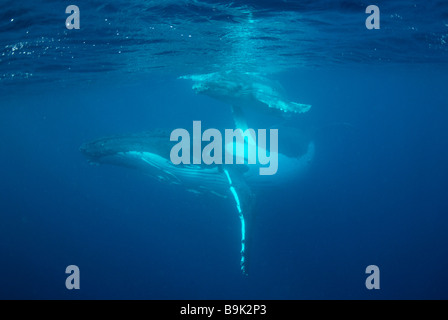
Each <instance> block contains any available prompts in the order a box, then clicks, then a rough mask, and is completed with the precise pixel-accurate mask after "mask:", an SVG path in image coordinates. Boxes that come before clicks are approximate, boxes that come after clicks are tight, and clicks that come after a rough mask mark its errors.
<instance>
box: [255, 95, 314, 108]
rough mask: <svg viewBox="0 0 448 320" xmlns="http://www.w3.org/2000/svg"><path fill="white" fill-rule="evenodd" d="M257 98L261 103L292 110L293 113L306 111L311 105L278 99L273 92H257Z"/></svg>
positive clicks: (270, 106)
mask: <svg viewBox="0 0 448 320" xmlns="http://www.w3.org/2000/svg"><path fill="white" fill-rule="evenodd" d="M254 95H255V99H257V100H258V101H260V102H261V103H263V104H265V105H267V106H268V107H269V108H271V109H277V110H281V111H283V112H291V113H305V112H307V111H308V110H310V108H311V105H309V104H304V103H297V102H292V101H284V100H281V99H278V98H277V97H276V96H275V95H273V94H266V93H265V92H263V91H257V92H255V94H254Z"/></svg>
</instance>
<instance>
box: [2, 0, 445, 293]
mask: <svg viewBox="0 0 448 320" xmlns="http://www.w3.org/2000/svg"><path fill="white" fill-rule="evenodd" d="M70 4H76V5H77V6H78V7H79V9H80V20H81V22H80V29H79V30H68V29H67V28H66V27H65V25H64V24H65V19H66V18H67V17H68V14H66V13H65V8H66V7H67V6H68V5H70ZM370 4H371V3H369V2H364V1H328V0H327V1H323V0H322V1H259V0H257V1H234V2H232V3H228V2H222V1H210V0H207V1H192V0H184V1H149V2H148V1H141V0H139V1H137V0H133V1H113V2H103V1H97V0H95V1H77V2H76V3H75V2H74V3H71V2H68V1H62V2H61V1H50V0H48V1H42V2H41V3H36V2H33V1H20V2H17V1H9V0H8V1H6V0H1V1H0V94H1V99H0V150H1V157H0V179H1V183H0V255H1V264H0V298H1V299H447V298H448V294H447V289H446V287H447V285H448V276H447V274H446V269H447V267H448V236H447V230H448V218H447V216H446V215H447V212H448V199H447V190H448V169H447V163H448V149H447V147H448V133H447V131H446V127H445V124H446V122H447V120H448V91H447V89H446V84H447V83H448V75H447V71H448V44H447V41H448V4H447V3H446V2H445V1H426V2H421V1H378V2H376V3H375V4H376V5H377V6H378V7H379V8H380V10H381V28H380V29H379V30H368V29H367V28H366V27H365V20H366V18H367V16H368V14H366V13H365V8H366V7H367V6H368V5H370ZM226 70H234V71H239V72H251V73H260V74H263V75H266V76H267V77H269V78H271V79H274V80H278V81H279V82H280V83H281V84H282V85H283V86H284V88H285V91H286V92H287V94H288V96H289V97H291V100H293V101H299V102H303V103H309V104H312V108H311V110H310V111H309V112H307V113H305V114H302V115H300V116H298V117H294V118H292V119H286V120H285V121H286V122H288V125H290V126H293V127H296V128H299V129H305V128H306V130H308V131H309V132H311V133H312V138H313V140H314V142H315V146H316V154H315V158H314V159H313V162H312V164H311V167H310V168H309V170H308V171H307V172H306V174H305V175H304V176H303V177H301V178H300V179H297V180H295V181H293V182H290V183H287V184H283V185H280V186H272V188H268V189H265V190H263V191H260V192H259V193H257V204H256V217H255V218H256V219H255V222H254V226H253V227H254V229H253V238H252V252H251V265H250V272H249V275H248V276H244V275H242V274H241V272H240V269H239V258H240V257H239V250H240V226H239V220H238V215H237V214H236V211H235V207H234V205H233V203H232V202H231V201H226V200H224V199H216V198H213V197H210V196H200V195H194V194H192V193H189V192H186V191H183V190H181V189H179V188H175V187H173V186H172V185H169V184H163V183H160V182H158V181H156V180H154V179H150V178H149V177H147V176H145V175H143V174H141V173H139V172H138V171H133V170H129V169H126V168H120V167H114V166H103V165H100V166H91V165H89V163H88V162H87V161H86V159H85V158H84V157H83V155H82V154H81V153H80V152H79V147H80V145H81V144H82V143H84V142H86V141H89V140H92V139H95V138H98V137H102V136H107V135H114V134H124V133H134V132H141V131H145V130H151V129H155V128H172V129H174V128H187V129H189V130H190V129H191V126H192V121H193V120H201V121H202V122H203V123H204V124H205V125H206V126H207V127H216V128H227V127H229V126H232V125H233V120H232V115H231V112H230V108H229V107H228V106H226V105H225V104H224V103H222V102H219V101H216V100H213V99H211V98H209V97H207V96H202V95H197V94H195V93H194V92H193V90H191V83H188V82H187V81H183V80H179V79H178V77H179V76H182V75H186V74H200V73H210V72H219V71H226ZM251 117H252V118H251V120H254V118H255V120H256V118H257V117H261V115H258V114H257V113H256V112H254V113H253V114H251ZM279 134H280V135H281V131H280V132H279ZM291 139H292V140H293V139H294V137H291ZM280 151H281V150H280ZM279 169H281V167H279ZM68 265H77V266H78V267H79V269H80V272H81V278H80V285H81V288H80V289H79V290H67V289H66V287H65V280H66V278H67V276H68V275H67V274H66V273H65V268H66V267H67V266H68ZM369 265H377V266H378V267H379V269H380V272H381V273H380V283H381V287H380V289H379V290H368V289H367V288H366V286H365V281H366V278H367V276H368V275H367V274H366V273H365V270H366V267H367V266H369Z"/></svg>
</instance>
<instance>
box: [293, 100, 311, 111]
mask: <svg viewBox="0 0 448 320" xmlns="http://www.w3.org/2000/svg"><path fill="white" fill-rule="evenodd" d="M289 104H290V105H291V108H290V109H292V110H293V112H295V113H305V112H308V111H309V110H310V109H311V105H310V104H303V103H297V102H290V103H289Z"/></svg>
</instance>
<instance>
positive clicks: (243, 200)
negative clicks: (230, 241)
mask: <svg viewBox="0 0 448 320" xmlns="http://www.w3.org/2000/svg"><path fill="white" fill-rule="evenodd" d="M223 171H224V173H225V174H226V176H227V179H228V182H229V189H230V193H231V194H232V196H233V198H234V200H235V204H236V209H237V211H238V217H239V218H240V223H241V260H240V267H241V272H242V273H243V274H244V275H247V274H248V272H247V270H248V261H249V259H248V253H249V249H250V239H251V229H252V228H251V227H252V211H253V207H254V205H255V195H254V193H253V192H252V190H251V189H250V188H249V186H248V185H247V184H246V181H245V180H244V178H243V175H242V173H241V172H240V171H238V170H230V169H228V168H224V170H223Z"/></svg>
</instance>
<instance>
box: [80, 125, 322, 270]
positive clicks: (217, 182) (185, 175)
mask: <svg viewBox="0 0 448 320" xmlns="http://www.w3.org/2000/svg"><path fill="white" fill-rule="evenodd" d="M292 137H297V135H296V136H294V135H293V136H292ZM289 138H291V136H290V135H289ZM292 140H294V139H292ZM296 140H297V139H296ZM296 140H294V141H296ZM296 142H297V141H296ZM170 144H173V143H171V142H170V133H169V132H168V131H163V130H155V131H150V132H144V133H139V134H128V135H117V136H110V137H105V138H99V139H95V140H93V141H90V142H86V143H84V144H83V145H82V146H81V147H80V151H81V153H82V154H83V155H84V156H85V157H86V158H87V159H88V161H89V162H92V163H98V164H113V165H118V166H124V167H128V168H134V169H137V170H139V171H141V172H142V173H145V174H146V175H149V176H151V177H153V178H155V179H157V180H158V181H162V182H165V183H170V184H174V185H179V186H182V187H183V188H185V190H188V191H193V192H195V193H201V194H208V195H210V196H219V197H224V198H228V199H229V201H232V202H233V203H234V205H235V209H236V213H237V214H238V217H239V219H240V226H241V251H240V268H241V271H242V273H243V274H246V275H247V273H248V271H247V268H248V259H249V258H248V252H249V249H250V238H251V232H252V217H253V214H254V207H255V192H256V190H257V188H262V187H268V188H271V187H272V186H273V185H274V184H275V182H279V183H282V182H284V181H286V180H288V179H296V178H297V176H298V174H300V173H301V172H303V171H304V170H305V169H306V168H307V167H308V165H309V163H310V161H311V159H312V158H313V155H314V144H313V142H311V141H309V140H304V141H303V142H302V143H300V145H298V144H297V143H294V145H293V146H292V147H291V146H288V145H287V144H283V145H282V144H281V140H280V148H281V149H280V150H282V149H283V150H284V151H285V152H284V153H279V159H278V161H279V168H278V172H277V173H276V174H275V175H273V176H263V175H259V172H258V165H225V164H222V165H205V164H200V165H197V164H188V165H183V164H181V165H174V164H173V163H172V162H171V161H170V150H171V147H172V146H171V145H170Z"/></svg>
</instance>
